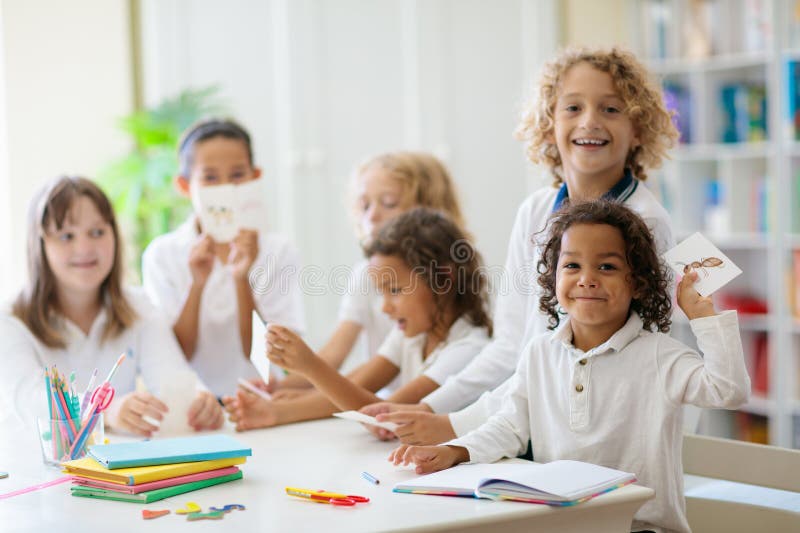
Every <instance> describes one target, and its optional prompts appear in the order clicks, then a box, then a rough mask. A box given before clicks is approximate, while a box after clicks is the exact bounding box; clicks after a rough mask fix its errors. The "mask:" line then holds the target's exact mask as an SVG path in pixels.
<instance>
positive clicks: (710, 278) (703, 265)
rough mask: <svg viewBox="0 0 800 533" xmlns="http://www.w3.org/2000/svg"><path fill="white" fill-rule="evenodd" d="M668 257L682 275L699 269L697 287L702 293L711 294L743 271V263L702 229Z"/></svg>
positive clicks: (665, 256) (679, 275)
mask: <svg viewBox="0 0 800 533" xmlns="http://www.w3.org/2000/svg"><path fill="white" fill-rule="evenodd" d="M664 260H665V261H666V262H667V264H668V265H669V266H670V267H671V268H672V269H673V270H674V271H675V272H676V273H677V274H678V277H679V278H680V277H683V276H685V275H686V274H688V273H689V272H691V271H692V270H695V271H697V274H698V278H697V282H695V284H694V288H695V289H696V290H697V292H699V293H700V295H701V296H708V295H709V294H711V293H713V292H714V291H716V290H717V289H719V288H720V287H722V286H723V285H726V284H727V283H728V282H729V281H731V280H732V279H733V278H735V277H736V276H738V275H739V274H741V273H742V271H741V270H740V269H739V267H737V266H736V265H734V264H733V262H732V261H731V260H730V259H728V257H727V256H726V255H725V254H723V253H722V252H720V251H719V249H718V248H717V247H716V246H714V245H713V244H711V241H709V240H708V239H706V238H705V237H703V236H702V235H701V234H699V233H695V234H693V235H691V236H690V237H689V238H687V239H686V240H685V241H683V242H682V243H680V244H679V245H677V246H676V247H674V248H673V249H672V250H669V251H668V252H666V253H665V254H664Z"/></svg>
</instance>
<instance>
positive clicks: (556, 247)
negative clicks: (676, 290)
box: [536, 199, 672, 333]
mask: <svg viewBox="0 0 800 533" xmlns="http://www.w3.org/2000/svg"><path fill="white" fill-rule="evenodd" d="M578 224H607V225H609V226H611V227H614V228H616V229H617V230H619V232H620V234H621V235H622V240H623V241H624V242H625V258H626V260H627V262H628V266H629V267H630V269H631V273H630V276H631V282H632V284H633V291H632V292H633V294H634V298H633V299H632V300H631V310H633V311H636V312H637V313H639V316H640V317H641V318H642V322H643V323H644V329H647V330H652V329H653V326H655V328H656V329H657V330H658V331H661V332H664V333H666V332H667V331H669V327H670V324H671V323H672V322H671V320H670V314H671V311H672V300H671V299H670V295H669V289H668V287H669V283H670V276H671V274H670V273H669V270H668V269H667V267H666V265H664V264H663V263H662V262H661V261H660V260H659V258H658V255H657V254H656V245H655V241H654V240H653V234H652V233H651V232H650V230H649V229H648V228H647V224H645V222H644V220H642V218H641V217H640V216H639V215H637V214H636V213H634V212H633V211H631V210H630V209H628V208H627V207H625V206H624V205H622V204H621V203H619V202H614V201H609V200H602V199H601V200H592V201H589V202H583V203H579V204H575V205H570V204H566V205H565V206H564V207H562V208H561V209H559V210H558V211H557V212H555V213H554V214H553V216H552V218H551V219H550V221H549V222H548V224H547V227H546V228H545V230H544V231H546V232H547V234H546V239H545V240H544V242H543V243H542V245H541V246H542V255H541V258H540V259H539V262H538V264H537V267H536V269H537V272H539V277H538V282H539V285H540V286H541V288H542V294H541V296H540V297H539V310H540V311H542V312H543V313H545V314H546V315H548V316H549V317H550V318H549V323H550V326H549V329H555V328H556V327H557V326H558V324H559V322H560V319H559V313H558V310H557V308H558V299H557V298H556V271H557V270H558V258H559V255H561V238H562V237H563V235H564V233H566V231H567V230H568V229H569V228H570V227H572V226H574V225H578Z"/></svg>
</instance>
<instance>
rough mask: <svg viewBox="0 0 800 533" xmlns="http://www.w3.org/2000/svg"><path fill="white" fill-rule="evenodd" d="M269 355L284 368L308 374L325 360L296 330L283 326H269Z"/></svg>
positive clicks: (270, 358)
mask: <svg viewBox="0 0 800 533" xmlns="http://www.w3.org/2000/svg"><path fill="white" fill-rule="evenodd" d="M267 357H268V358H269V360H270V361H272V362H273V363H275V364H276V365H278V366H280V367H281V368H283V369H284V370H289V371H291V372H297V373H298V374H306V373H308V372H309V370H312V369H313V367H314V365H316V364H319V363H323V364H324V361H323V360H322V359H320V358H319V357H317V355H316V354H315V353H314V352H313V351H312V350H311V348H309V347H308V345H307V344H306V343H305V342H304V341H303V339H301V338H300V336H299V335H297V334H296V333H295V332H293V331H291V330H290V329H288V328H285V327H283V326H278V325H276V324H270V325H269V326H267Z"/></svg>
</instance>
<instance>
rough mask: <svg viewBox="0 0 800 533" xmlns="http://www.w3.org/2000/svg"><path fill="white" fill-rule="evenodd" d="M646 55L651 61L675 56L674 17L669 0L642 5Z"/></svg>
mask: <svg viewBox="0 0 800 533" xmlns="http://www.w3.org/2000/svg"><path fill="white" fill-rule="evenodd" d="M641 14H642V27H643V28H644V30H643V32H642V35H644V37H645V39H644V42H643V45H644V54H645V57H647V58H650V59H666V58H668V57H671V56H673V55H675V54H674V52H673V51H672V50H673V43H672V36H673V35H674V34H675V32H674V28H673V25H674V24H673V17H672V11H671V10H670V5H669V2H668V1H667V0H647V1H645V2H643V4H642V10H641Z"/></svg>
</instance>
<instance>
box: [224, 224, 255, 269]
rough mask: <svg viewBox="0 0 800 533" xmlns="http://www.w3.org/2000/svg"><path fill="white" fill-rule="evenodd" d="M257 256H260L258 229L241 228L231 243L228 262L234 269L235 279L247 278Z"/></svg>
mask: <svg viewBox="0 0 800 533" xmlns="http://www.w3.org/2000/svg"><path fill="white" fill-rule="evenodd" d="M256 257H258V231H256V230H253V229H240V230H239V233H238V234H237V235H236V238H234V239H233V242H232V243H231V251H230V255H228V263H229V264H230V265H231V268H232V269H233V279H238V280H247V275H248V274H249V273H250V267H251V266H253V262H254V261H255V260H256Z"/></svg>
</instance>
